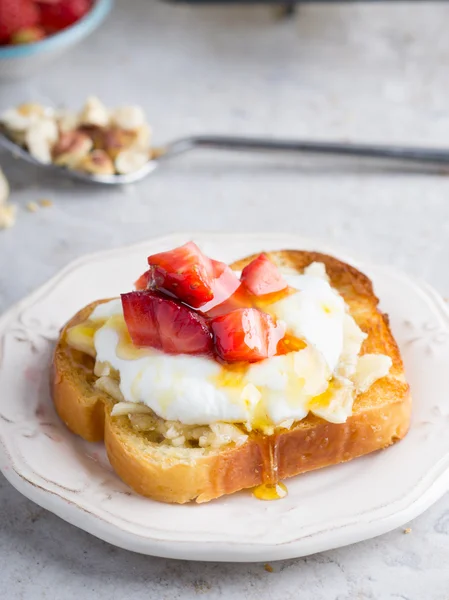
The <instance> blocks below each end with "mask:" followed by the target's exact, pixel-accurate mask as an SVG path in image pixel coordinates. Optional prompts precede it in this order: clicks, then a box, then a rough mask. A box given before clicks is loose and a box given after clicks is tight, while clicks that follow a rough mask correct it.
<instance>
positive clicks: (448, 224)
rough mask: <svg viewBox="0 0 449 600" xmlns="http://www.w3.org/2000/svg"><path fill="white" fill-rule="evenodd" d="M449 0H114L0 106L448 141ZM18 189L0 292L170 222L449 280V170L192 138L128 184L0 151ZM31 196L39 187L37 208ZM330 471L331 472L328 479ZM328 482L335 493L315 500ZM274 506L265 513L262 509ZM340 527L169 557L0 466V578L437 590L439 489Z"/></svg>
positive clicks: (323, 593) (244, 129) (138, 588)
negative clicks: (288, 548)
mask: <svg viewBox="0 0 449 600" xmlns="http://www.w3.org/2000/svg"><path fill="white" fill-rule="evenodd" d="M448 19H449V6H448V5H447V4H445V3H432V2H423V3H398V4H389V5H388V4H383V3H380V4H379V5H377V4H373V5H370V4H360V5H322V6H318V5H316V6H313V5H308V6H304V7H301V8H300V11H299V14H298V16H297V17H296V18H294V19H293V20H291V21H279V20H277V18H276V17H275V14H274V11H273V10H272V9H270V8H267V7H230V8H226V7H197V8H194V7H188V6H176V5H166V4H156V3H152V2H149V1H145V0H134V1H128V2H125V0H122V1H121V2H118V3H117V6H116V9H115V11H114V13H113V15H112V16H111V17H110V19H109V20H108V21H107V22H106V24H105V26H104V27H103V28H102V29H101V30H100V31H99V32H98V33H97V34H96V35H95V36H94V37H92V38H90V39H89V40H87V41H86V42H85V43H83V45H82V46H81V47H79V48H76V49H75V50H74V51H73V52H72V53H70V54H69V55H67V56H66V57H64V58H62V60H60V61H59V62H58V63H55V64H54V65H53V66H51V67H50V68H48V69H47V70H46V71H45V72H44V73H41V74H40V75H39V77H37V78H35V79H33V80H29V81H26V82H23V81H22V82H14V83H9V84H6V83H4V82H1V86H0V106H1V107H5V106H7V105H8V104H14V103H17V102H19V101H22V100H25V99H30V100H31V99H36V100H38V101H42V102H46V101H52V102H53V103H55V104H70V105H73V106H78V105H79V104H80V103H81V102H82V100H83V99H84V98H85V96H86V95H87V94H89V93H96V94H98V95H99V96H100V97H102V98H104V100H105V101H107V102H109V103H111V104H120V103H124V102H136V103H139V104H142V105H143V106H145V107H146V109H147V111H148V115H149V118H150V120H151V122H152V123H153V125H154V129H155V139H156V141H158V142H162V141H165V140H169V139H172V138H175V137H178V136H181V135H185V134H189V133H200V132H204V133H205V132H221V133H235V132H239V133H249V134H257V133H262V134H271V135H276V134H277V135H284V136H287V135H288V136H306V137H313V138H329V139H351V140H354V141H358V140H369V141H376V142H388V141H390V142H396V143H400V142H407V143H415V144H423V145H424V144H428V145H430V144H434V145H444V144H445V143H448V140H449V101H448V98H449V78H448V75H447V74H448V67H449V37H448V36H447V22H448ZM0 164H1V165H2V166H3V168H4V170H5V172H6V173H7V175H8V178H9V179H10V182H11V185H12V189H13V195H12V200H13V201H14V202H16V203H17V204H18V205H19V218H18V222H17V225H16V227H15V228H14V229H12V230H9V231H3V232H1V233H0V247H1V253H0V307H1V308H2V309H5V308H7V307H8V306H9V305H11V304H12V303H13V302H14V301H16V300H18V299H19V298H21V297H22V296H24V295H25V294H27V293H28V292H29V291H31V290H32V289H33V288H34V287H35V286H36V285H39V284H40V283H42V282H44V281H45V280H46V279H47V278H49V277H50V276H51V275H53V274H54V273H55V272H56V271H57V270H59V269H60V268H61V267H62V266H64V265H65V264H66V263H67V262H68V261H69V260H72V259H73V258H75V257H77V256H80V255H82V254H84V253H86V252H90V251H93V250H97V249H103V248H108V247H114V246H117V245H121V244H124V243H129V242H134V241H139V240H143V239H145V238H146V237H150V236H153V235H159V234H163V233H167V232H170V231H179V230H210V231H215V230H217V231H218V230H224V231H270V230H277V231H295V232H296V231H297V232H299V233H301V234H305V235H309V236H316V237H318V238H321V239H323V240H326V241H331V242H334V243H335V244H337V245H339V246H342V247H344V248H346V249H348V250H349V251H350V252H351V253H352V254H353V255H359V256H361V257H363V258H364V259H365V260H366V259H368V260H372V261H375V262H380V263H390V264H394V265H396V266H397V267H399V268H402V269H405V270H406V271H408V272H409V273H410V274H412V275H416V276H418V277H422V278H425V279H427V280H428V281H430V282H431V283H432V284H433V285H435V286H436V287H437V288H438V289H439V290H440V291H441V292H442V293H443V295H446V296H449V269H448V268H447V263H448V259H449V247H448V235H449V204H448V203H449V179H448V178H446V177H442V176H438V175H424V174H410V173H409V174H407V173H400V172H393V171H390V172H385V171H379V170H375V169H373V168H368V167H367V166H366V165H362V164H359V165H354V164H348V163H340V164H338V165H337V164H335V163H331V162H329V161H327V162H323V161H320V160H311V159H308V160H307V161H305V160H301V161H293V160H288V161H287V160H281V159H279V158H278V159H276V161H275V162H274V163H271V162H270V161H269V160H268V159H267V158H266V157H265V158H262V157H255V158H249V157H240V156H237V157H233V156H228V155H221V156H216V157H212V156H211V155H206V154H198V155H195V156H192V157H185V158H183V159H182V160H180V161H179V162H177V163H172V164H170V165H167V166H166V167H165V168H164V169H163V170H162V169H161V170H160V171H158V172H156V173H155V174H154V175H153V176H151V177H150V178H149V179H148V180H147V181H145V182H144V183H142V184H139V185H136V186H135V187H132V188H129V189H127V190H100V189H94V188H88V187H75V186H73V185H72V184H69V183H67V182H65V181H63V180H60V179H49V178H47V177H46V176H44V175H43V174H42V173H40V172H39V171H37V170H35V169H32V168H30V167H28V166H24V165H22V164H19V163H18V162H17V161H14V160H13V159H11V158H9V157H6V156H4V155H0ZM39 198H50V199H52V200H53V201H54V205H53V206H52V207H51V208H46V209H41V210H40V211H39V212H37V213H28V212H27V211H26V210H25V205H26V203H27V202H29V201H32V200H36V199H39ZM331 492H332V491H331V490H330V491H329V493H330V495H331ZM330 501H332V500H330ZM273 526H275V524H273ZM410 526H411V528H412V532H411V533H410V534H409V535H405V534H404V533H403V530H402V529H400V530H396V531H393V532H391V533H390V534H388V535H385V536H382V537H381V538H377V539H374V540H371V541H367V542H364V543H361V544H357V545H355V546H352V547H348V548H343V549H340V550H335V551H332V552H327V553H324V554H321V555H317V556H313V557H309V558H305V559H298V560H293V561H286V562H281V563H277V564H274V565H273V568H274V572H273V573H268V572H266V571H265V570H264V568H263V565H260V564H254V565H233V564H204V563H182V562H179V561H169V560H162V559H153V558H149V557H144V556H138V555H135V554H132V553H129V552H125V551H122V550H119V549H116V548H113V547H111V546H109V545H108V544H105V543H103V542H100V541H98V540H96V539H94V538H92V537H90V536H89V535H87V534H85V533H84V532H82V531H78V530H76V529H75V528H74V527H71V526H69V525H68V524H66V523H64V522H62V521H61V520H59V519H58V518H57V517H55V516H53V515H51V514H49V513H47V512H46V511H44V510H41V509H40V508H38V507H36V506H34V505H33V504H32V503H31V502H29V501H28V500H26V499H25V498H22V497H21V496H20V495H19V494H18V493H17V492H15V490H13V489H12V487H11V486H10V485H9V484H8V483H7V482H6V481H5V480H4V479H0V564H1V565H2V574H1V576H0V598H8V600H16V599H26V600H28V599H38V598H62V599H68V600H69V599H71V598H82V599H83V600H90V599H99V598H108V599H115V598H117V599H122V598H124V597H129V598H136V599H141V598H142V599H143V598H149V599H151V600H153V599H154V600H159V599H166V600H175V599H178V598H196V597H198V598H210V599H215V598H230V597H234V598H236V600H237V599H238V600H240V599H242V600H243V599H248V600H249V599H253V598H254V599H255V598H257V599H259V598H261V599H276V600H278V599H282V600H284V599H286V600H287V599H289V598H295V599H296V598H301V600H309V599H310V600H328V599H330V600H333V599H338V600H360V599H362V600H364V599H369V600H372V599H376V600H377V599H381V600H384V599H385V600H398V599H402V600H423V599H426V600H448V599H449V571H448V566H447V565H448V562H449V497H447V496H446V497H445V498H443V499H441V500H440V501H439V502H438V503H437V504H436V505H435V506H434V507H433V508H432V509H430V510H429V511H427V513H425V514H424V515H423V516H421V517H420V518H418V519H416V521H415V522H413V523H412V524H411V525H410Z"/></svg>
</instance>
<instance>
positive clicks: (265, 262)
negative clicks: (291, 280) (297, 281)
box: [240, 254, 288, 296]
mask: <svg viewBox="0 0 449 600" xmlns="http://www.w3.org/2000/svg"><path fill="white" fill-rule="evenodd" d="M240 279H241V281H242V283H243V284H244V285H245V286H246V288H247V289H248V290H249V291H250V292H251V293H252V294H254V295H256V296H264V295H265V294H272V293H273V292H279V291H280V290H283V289H285V288H286V287H287V285H288V284H287V282H286V281H285V279H284V278H283V277H282V274H281V272H280V271H279V269H278V268H277V266H276V265H275V264H274V263H272V262H271V260H270V259H269V258H268V256H267V255H266V254H261V255H260V256H258V257H257V258H256V259H254V260H253V261H251V262H250V263H249V265H246V267H245V268H244V269H243V271H242V276H241V278H240Z"/></svg>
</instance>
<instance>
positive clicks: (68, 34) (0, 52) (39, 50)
mask: <svg viewBox="0 0 449 600" xmlns="http://www.w3.org/2000/svg"><path fill="white" fill-rule="evenodd" d="M112 3H113V0H95V2H94V4H93V6H92V8H91V10H90V11H89V12H88V13H87V15H85V16H84V17H83V18H82V19H80V20H79V21H77V22H76V23H75V24H74V25H72V26H71V27H68V28H67V29H64V30H63V31H61V32H59V33H55V34H53V35H51V36H49V37H48V38H45V39H44V40H42V41H40V42H35V43H33V44H22V45H18V46H0V79H12V78H18V77H24V76H29V75H32V74H33V73H35V72H36V71H38V69H39V68H40V67H42V66H44V65H46V64H47V63H49V62H50V61H52V60H53V59H54V58H56V57H57V56H59V55H60V54H62V53H63V52H65V51H66V50H68V49H69V48H70V47H71V46H74V45H75V44H78V42H80V41H81V40H82V39H84V38H85V37H86V36H88V35H89V34H90V33H92V32H93V31H95V30H96V29H97V28H98V27H99V26H100V25H101V23H102V22H103V21H104V19H105V18H106V16H107V14H108V13H109V11H110V10H111V7H112Z"/></svg>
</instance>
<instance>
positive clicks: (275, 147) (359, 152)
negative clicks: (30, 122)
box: [0, 132, 449, 185]
mask: <svg viewBox="0 0 449 600" xmlns="http://www.w3.org/2000/svg"><path fill="white" fill-rule="evenodd" d="M0 147H3V148H5V149H6V150H8V151H10V152H11V153H12V154H13V155H14V156H16V157H17V158H21V159H23V160H25V161H26V162H28V163H31V164H33V165H37V166H39V167H42V168H44V169H47V170H49V171H53V172H55V173H60V174H62V175H65V176H66V177H72V178H74V179H77V180H79V181H84V182H88V183H101V184H106V185H123V184H126V183H134V182H136V181H140V180H141V179H144V177H146V176H147V175H149V174H150V173H151V172H152V171H154V169H156V167H157V166H158V165H159V163H160V162H162V161H166V160H168V159H170V158H173V157H176V156H177V155H178V154H183V153H185V152H188V151H190V150H195V149H200V148H201V149H208V150H235V151H240V152H241V151H263V152H283V153H288V154H320V155H328V156H351V157H357V158H360V157H362V158H374V159H383V160H388V161H399V162H402V163H408V164H410V165H412V166H415V167H425V166H427V167H435V168H439V169H441V171H442V172H448V170H449V150H445V149H441V150H439V149H433V148H413V147H403V146H376V145H364V144H346V143H333V142H306V141H295V140H281V139H279V140H276V139H269V138H251V137H236V136H224V135H200V136H192V137H187V138H182V139H179V140H175V141H174V142H170V143H169V144H167V145H166V146H163V147H161V148H157V149H155V155H156V156H157V158H154V159H152V160H149V161H148V162H147V163H146V164H145V165H144V166H143V167H142V168H140V169H139V170H138V171H134V172H133V173H129V174H126V175H120V174H118V175H94V174H91V173H86V172H84V171H76V170H74V169H67V168H66V167H60V166H58V165H54V164H46V163H42V162H40V161H38V160H37V159H35V158H34V157H33V156H32V155H31V154H30V153H29V152H28V151H27V150H25V149H24V148H22V146H20V145H19V144H16V143H15V142H13V141H12V140H10V139H9V138H8V137H7V136H5V135H4V134H3V133H1V132H0Z"/></svg>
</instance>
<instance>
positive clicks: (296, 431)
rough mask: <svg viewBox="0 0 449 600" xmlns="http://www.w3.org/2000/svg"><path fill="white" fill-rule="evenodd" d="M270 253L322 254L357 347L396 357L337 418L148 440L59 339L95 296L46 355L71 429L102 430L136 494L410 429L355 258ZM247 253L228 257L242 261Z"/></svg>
mask: <svg viewBox="0 0 449 600" xmlns="http://www.w3.org/2000/svg"><path fill="white" fill-rule="evenodd" d="M268 254H269V256H270V258H271V259H272V260H273V261H274V262H275V263H277V264H278V265H279V266H280V267H281V268H284V269H286V268H287V269H289V270H294V271H295V272H298V273H301V272H302V271H303V270H304V268H305V267H306V266H308V265H309V264H310V263H312V262H314V261H318V262H322V263H324V264H325V266H326V270H327V273H328V275H329V277H330V280H331V284H332V286H333V287H334V288H336V289H337V290H338V291H339V292H340V294H341V295H342V296H343V298H344V299H345V301H346V303H347V304H348V306H349V308H350V312H351V314H352V316H353V317H354V319H355V320H356V322H357V324H358V325H359V327H360V328H361V329H362V330H363V331H364V332H365V333H367V334H368V337H367V339H366V340H365V342H364V344H363V347H362V354H366V353H372V354H386V355H388V356H390V357H391V359H392V363H393V364H392V367H391V369H390V373H389V375H388V376H387V377H384V378H382V379H379V380H378V381H376V382H375V383H374V384H373V385H372V386H371V387H370V388H369V390H368V391H367V392H365V393H363V394H360V395H358V396H357V398H356V399H355V402H354V407H353V414H352V416H351V417H350V418H349V419H348V420H347V421H346V423H343V424H334V423H329V422H327V421H324V420H323V419H320V418H318V417H315V416H313V415H312V414H310V415H309V416H308V417H307V418H305V419H303V420H302V421H299V422H296V423H294V424H293V426H292V428H291V429H289V430H286V429H282V430H280V433H278V434H276V435H273V436H263V435H261V434H260V433H254V434H251V435H250V436H249V438H248V440H247V441H246V442H245V443H244V444H243V445H241V446H238V447H237V446H226V447H222V448H219V449H204V448H174V447H170V446H166V445H161V444H157V443H152V442H150V441H149V440H148V438H147V437H146V436H145V434H144V433H142V432H138V431H135V430H134V429H133V428H132V426H131V424H130V421H129V419H128V418H127V417H126V416H122V417H114V418H112V417H111V409H112V406H113V404H114V401H113V400H112V398H110V397H109V396H108V395H107V394H104V393H103V392H101V391H99V390H98V389H96V388H95V387H94V382H95V380H96V377H95V375H94V374H93V367H94V360H93V359H92V358H91V357H90V356H87V355H85V354H83V353H81V352H79V351H77V350H74V349H72V348H71V347H69V346H68V345H67V343H66V341H65V334H66V330H67V328H68V327H71V326H73V325H75V324H77V323H80V322H82V321H84V320H86V319H87V318H88V316H89V315H90V313H91V311H92V310H93V308H94V307H95V306H96V305H97V304H98V302H97V303H93V304H91V305H89V306H87V307H85V308H84V309H83V310H81V311H80V312H79V313H78V314H76V315H75V316H74V317H73V318H72V319H71V321H70V322H69V323H68V324H67V325H66V326H65V328H64V329H63V330H62V332H61V336H60V339H59V342H58V344H57V347H56V350H55V354H54V361H53V374H52V393H53V400H54V403H55V406H56V410H57V412H58V414H59V416H60V417H61V419H62V420H63V421H64V422H65V423H66V425H67V426H68V427H69V429H71V430H72V431H73V432H74V433H76V434H78V435H80V436H81V437H83V438H84V439H86V440H89V441H100V440H102V439H104V441H105V445H106V450H107V453H108V457H109V460H110V462H111V464H112V466H113V468H114V469H115V471H116V472H117V474H118V475H119V476H120V477H121V478H122V479H123V481H125V482H126V483H127V484H128V485H129V486H130V487H131V488H133V489H134V490H135V491H136V492H138V493H139V494H142V495H144V496H148V497H151V498H154V499H156V500H160V501H163V502H177V503H184V502H189V501H191V500H196V501H197V502H207V501H209V500H212V499H214V498H218V497H220V496H222V495H224V494H232V493H233V492H236V491H238V490H241V489H244V488H251V487H254V486H257V485H259V484H261V483H263V482H266V469H267V456H268V455H272V454H273V451H274V453H275V454H276V455H277V465H276V467H277V474H276V475H277V477H278V478H279V479H280V480H282V479H285V478H287V477H292V476H293V475H298V474H299V473H304V472H306V471H311V470H313V469H319V468H321V467H326V466H328V465H334V464H337V463H340V462H343V461H348V460H351V459H352V458H356V457H358V456H361V455H363V454H367V453H369V452H373V451H374V450H379V449H381V448H386V447H387V446H389V445H390V444H392V443H394V442H396V441H397V440H400V439H401V438H402V437H404V435H405V434H406V433H407V430H408V427H409V421H410V409H411V402H410V395H409V386H408V385H407V383H406V380H405V376H404V370H403V365H402V361H401V357H400V353H399V350H398V347H397V345H396V342H395V341H394V339H393V336H392V334H391V331H390V328H389V325H388V317H387V316H386V315H382V314H381V313H380V312H379V311H378V309H377V304H378V299H377V298H376V296H375V295H374V293H373V288H372V284H371V282H370V280H369V279H368V278H367V277H366V276H365V275H363V274H362V273H360V272H359V271H357V270H356V269H355V268H353V267H351V266H349V265H347V264H345V263H343V262H341V261H339V260H337V259H335V258H333V257H331V256H327V255H324V254H320V253H317V252H304V251H297V250H285V251H279V252H271V253H268ZM252 258H254V257H248V258H245V259H242V260H240V261H238V262H236V263H234V265H232V267H233V268H234V269H236V270H240V269H242V268H243V267H244V266H245V265H246V264H247V263H248V262H250V261H251V260H252ZM104 301H105V300H103V302H104ZM100 302H102V301H100ZM271 466H272V465H271Z"/></svg>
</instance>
